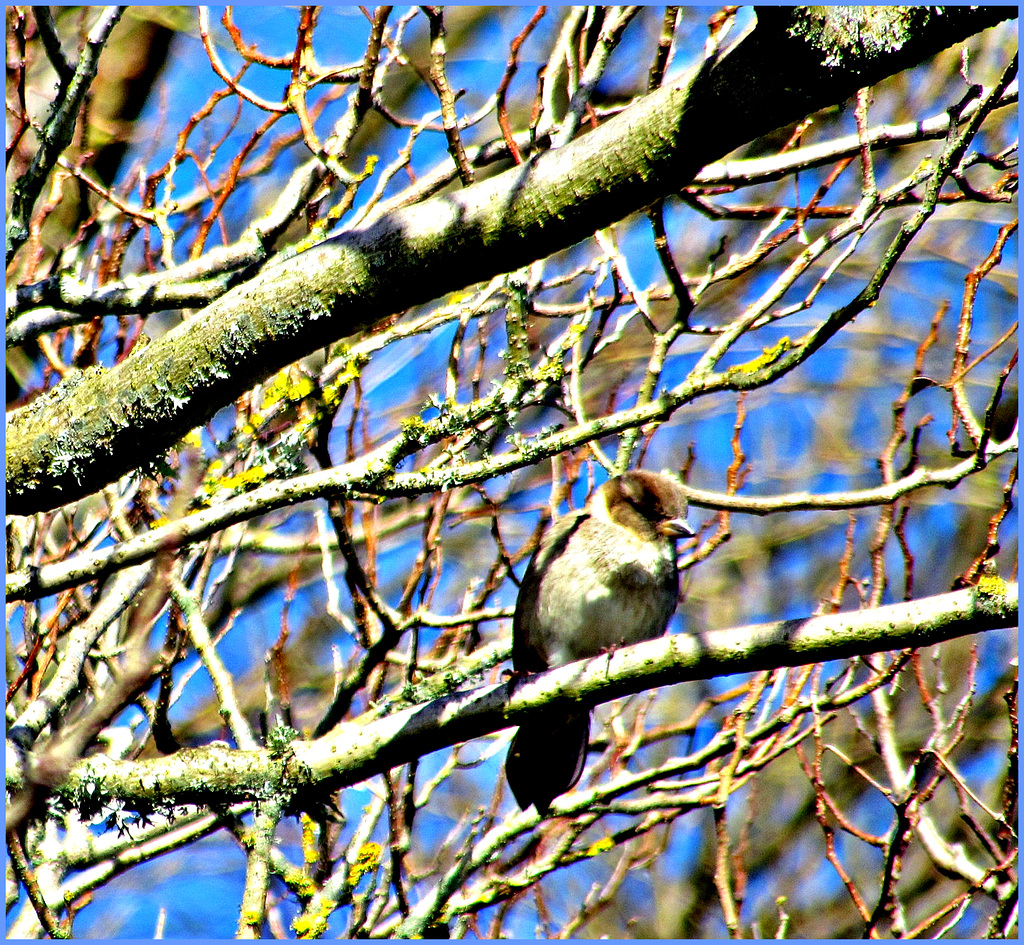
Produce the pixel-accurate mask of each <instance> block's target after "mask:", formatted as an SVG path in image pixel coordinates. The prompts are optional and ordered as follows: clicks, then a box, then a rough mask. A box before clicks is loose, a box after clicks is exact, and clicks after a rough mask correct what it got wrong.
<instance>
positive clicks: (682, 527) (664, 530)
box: [658, 518, 696, 538]
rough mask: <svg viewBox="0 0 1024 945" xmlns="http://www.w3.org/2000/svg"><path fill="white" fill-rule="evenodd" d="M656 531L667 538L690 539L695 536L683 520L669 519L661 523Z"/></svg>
mask: <svg viewBox="0 0 1024 945" xmlns="http://www.w3.org/2000/svg"><path fill="white" fill-rule="evenodd" d="M658 531H659V532H661V534H662V535H665V536H666V537H668V538H690V537H691V536H693V535H695V534H696V532H695V531H694V530H693V526H692V525H691V524H690V523H689V522H688V521H686V519H685V518H670V519H668V520H667V521H664V522H661V523H660V524H659V525H658Z"/></svg>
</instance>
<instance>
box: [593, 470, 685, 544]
mask: <svg viewBox="0 0 1024 945" xmlns="http://www.w3.org/2000/svg"><path fill="white" fill-rule="evenodd" d="M588 505H589V508H590V511H591V514H593V515H594V516H595V517H596V518H601V519H604V520H605V521H608V522H614V523H615V524H616V525H621V526H622V527H623V528H628V529H630V530H631V531H633V532H635V533H637V534H639V535H643V536H645V537H653V536H654V535H660V536H663V537H665V538H668V539H670V540H674V539H676V538H687V537H689V536H691V535H693V534H695V532H694V530H693V528H692V527H691V526H690V523H689V522H687V520H686V496H685V495H684V493H683V489H682V486H680V484H679V483H678V482H677V481H676V480H675V479H674V478H672V477H671V476H669V475H666V474H665V473H655V472H648V471H646V470H635V471H631V472H627V473H623V474H622V475H621V476H616V477H615V478H613V479H609V480H608V481H607V482H606V483H605V484H604V485H603V486H601V488H600V489H598V490H597V492H595V493H594V495H593V497H592V498H591V500H590V503H589V504H588Z"/></svg>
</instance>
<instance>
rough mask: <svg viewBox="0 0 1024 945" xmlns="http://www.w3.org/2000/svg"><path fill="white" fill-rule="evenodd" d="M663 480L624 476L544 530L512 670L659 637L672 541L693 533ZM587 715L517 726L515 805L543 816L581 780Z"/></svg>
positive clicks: (672, 485)
mask: <svg viewBox="0 0 1024 945" xmlns="http://www.w3.org/2000/svg"><path fill="white" fill-rule="evenodd" d="M685 516H686V499H685V498H684V496H683V491H682V488H681V487H680V485H679V483H678V482H677V481H676V480H675V479H673V478H672V477H670V476H668V475H665V474H662V473H652V472H643V471H638V472H627V473H625V474H623V475H621V476H616V477H615V478H613V479H609V480H608V482H606V483H604V485H602V486H601V487H600V488H599V489H598V490H597V491H596V492H595V493H594V494H593V496H591V498H590V500H589V501H588V502H587V504H586V507H585V508H584V509H583V510H582V511H579V512H574V513H572V514H571V515H566V516H563V517H562V518H560V519H558V521H557V522H555V523H554V525H553V526H552V527H551V528H550V529H549V531H548V533H547V535H545V537H544V540H543V541H542V542H541V544H540V547H539V548H538V549H537V551H536V553H535V554H534V556H533V558H532V559H531V561H530V564H529V566H528V567H527V569H526V574H525V576H524V577H523V583H522V586H521V587H520V589H519V599H518V600H517V601H516V610H515V615H514V616H513V618H512V665H513V667H514V669H515V671H516V673H517V674H519V673H540V672H543V671H544V670H546V669H553V668H555V667H557V666H564V665H565V664H566V663H571V662H573V661H574V660H580V659H586V658H588V657H592V656H598V655H599V654H601V653H603V652H608V651H609V650H612V649H614V648H615V647H617V646H623V645H627V644H631V643H639V642H641V641H642V640H651V639H653V638H655V637H658V636H661V635H662V634H663V633H664V632H665V629H666V627H667V626H668V621H669V618H670V617H671V616H672V614H673V612H674V611H675V609H676V603H677V600H678V596H679V584H678V581H679V578H678V572H677V569H676V549H675V541H676V539H677V538H680V537H683V536H688V535H692V534H693V533H694V532H693V529H692V528H691V527H690V525H689V523H688V522H687V521H686V517H685ZM589 742H590V710H589V709H580V710H578V711H569V712H566V711H565V709H558V710H551V711H550V712H546V713H544V714H543V715H541V716H540V717H539V718H538V719H536V720H535V721H530V722H527V723H525V724H523V725H521V726H520V727H519V731H518V732H517V733H516V735H515V738H513V739H512V745H511V746H510V748H509V752H508V757H507V758H506V759H505V776H506V777H507V778H508V783H509V787H510V788H511V789H512V794H513V795H514V796H515V799H516V801H517V802H518V804H519V806H520V807H521V808H522V809H523V810H526V809H527V808H528V807H529V806H530V805H531V804H533V805H534V806H535V807H536V808H537V811H538V813H540V814H544V813H546V812H547V810H548V808H549V807H550V806H551V802H552V801H553V800H554V799H555V798H556V797H558V795H559V794H564V793H565V792H566V791H568V790H570V789H571V788H572V787H573V786H574V785H575V784H576V782H577V781H579V779H580V775H581V774H582V773H583V766H584V764H585V762H586V758H587V747H588V744H589Z"/></svg>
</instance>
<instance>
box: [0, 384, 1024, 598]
mask: <svg viewBox="0 0 1024 945" xmlns="http://www.w3.org/2000/svg"><path fill="white" fill-rule="evenodd" d="M668 396H669V395H668V394H665V395H663V398H661V399H659V400H658V401H654V402H653V406H652V404H647V405H644V406H642V407H640V408H634V409H633V410H630V411H625V412H624V413H625V414H626V415H628V416H629V420H628V422H622V420H621V417H622V414H612V415H611V416H609V417H604V418H602V419H601V420H595V421H590V422H588V423H584V424H579V425H577V426H574V427H570V428H568V429H565V430H558V431H556V432H554V433H551V434H549V435H547V436H542V437H538V438H537V440H536V441H531V442H530V443H529V444H528V445H525V446H523V447H522V448H521V449H518V450H512V451H509V452H507V453H501V454H499V455H498V456H492V457H489V458H487V459H481V460H477V461H475V462H469V463H463V464H461V465H459V466H457V467H455V468H454V469H453V468H448V467H442V468H438V469H432V470H426V471H418V472H409V473H395V474H393V475H389V476H387V477H386V478H379V477H380V471H379V469H377V464H378V463H379V462H381V460H382V457H384V456H386V455H387V454H388V453H389V452H394V451H395V449H396V443H395V441H389V442H388V443H387V444H385V445H384V446H382V447H379V448H378V449H376V450H374V451H373V452H372V453H369V454H367V455H366V456H363V457H360V458H359V459H357V460H354V461H353V462H351V463H346V464H344V465H342V466H333V467H331V468H330V469H325V470H321V471H319V472H313V473H307V474H306V475H304V476H296V477H295V478H293V479H288V480H285V481H281V482H276V481H275V482H269V483H267V484H266V485H263V486H260V487H258V488H256V489H253V490H252V491H251V492H247V493H245V494H244V495H240V496H235V497H234V498H231V499H227V500H226V501H224V502H219V503H218V504H217V505H215V506H212V507H211V508H208V509H203V510H202V511H200V512H193V513H192V514H191V515H187V516H185V517H184V518H181V519H178V520H176V521H173V522H169V523H168V524H166V525H160V526H157V527H156V528H151V529H150V530H149V531H147V532H145V533H144V534H142V535H139V536H138V537H136V538H129V539H128V540H127V541H122V542H118V543H117V544H115V545H111V546H108V547H105V548H97V549H94V550H92V551H82V552H79V553H78V554H75V555H71V556H70V557H68V558H66V559H64V560H62V561H55V562H53V563H52V564H44V565H42V566H40V567H34V568H29V569H25V570H21V571H13V572H11V573H10V574H8V575H7V582H6V595H7V599H8V600H38V599H39V598H41V597H45V596H47V595H48V594H54V593H57V592H59V591H63V590H66V589H67V588H70V587H76V586H77V585H79V584H84V583H85V582H87V581H93V580H96V579H98V578H100V577H104V576H106V575H108V574H111V573H113V572H115V571H120V570H122V569H123V568H127V567H130V566H131V565H133V564H138V563H139V562H141V561H146V560H148V559H149V558H152V557H153V556H154V555H156V554H157V553H158V552H159V551H161V550H162V549H164V548H168V547H180V546H183V545H187V544H191V543H193V542H197V541H202V540H203V539H205V538H209V537H210V536H211V535H214V534H216V533H217V532H219V531H222V530H223V529H225V528H228V527H230V526H231V525H234V524H236V523H238V522H244V521H246V520H248V519H251V518H255V517H256V516H258V515H265V514H266V513H268V512H272V511H275V510H277V509H282V508H288V507H290V506H293V505H297V504H299V503H300V502H308V501H310V500H313V499H323V498H330V497H334V496H352V495H353V493H356V494H358V493H362V492H364V491H365V492H369V493H372V494H374V495H378V496H383V497H386V498H400V497H410V496H418V495H423V494H426V493H432V492H435V491H437V490H439V489H445V490H450V489H455V488H458V487H459V486H464V485H468V484H470V483H473V482H482V481H484V480H487V479H491V478H493V477H494V476H498V475H505V474H507V473H509V472H513V471H515V470H517V469H522V468H524V467H526V466H532V465H534V464H536V463H537V462H538V461H540V460H541V459H545V458H547V457H550V456H554V455H556V454H557V453H560V452H562V451H564V450H566V449H571V448H574V447H577V446H580V445H582V444H584V443H586V442H589V441H590V440H593V439H595V438H597V437H599V436H601V435H604V434H606V433H608V432H615V431H617V430H618V429H622V428H625V427H628V426H633V425H636V424H638V423H641V422H647V421H648V419H653V418H654V417H655V416H656V414H657V413H659V412H661V411H663V410H664V407H663V406H662V407H659V404H662V401H663V400H664V398H665V397H668ZM676 399H679V398H673V401H672V402H673V403H674V402H675V400H676ZM680 402H682V401H681V399H680ZM638 413H639V414H640V415H641V416H640V417H639V418H637V417H635V416H634V415H635V414H638ZM648 414H650V417H649V418H648V417H647V415H648ZM1016 450H1017V441H1016V438H1014V439H1012V440H1007V441H1006V442H1004V443H997V444H992V445H990V446H989V448H988V450H987V451H986V456H985V460H984V461H982V460H981V458H980V457H978V456H970V457H968V458H967V459H964V460H963V461H961V462H959V463H957V464H956V465H955V466H950V467H948V468H946V469H932V468H930V467H927V466H919V467H918V468H917V469H915V470H913V472H910V473H908V474H907V475H906V476H903V477H902V478H900V479H897V480H896V481H895V482H890V483H886V484H885V485H881V486H876V487H874V488H870V489H855V490H849V491H846V492H835V493H818V494H815V493H809V492H794V493H787V494H785V495H779V496H743V495H726V494H725V493H721V492H710V491H707V490H704V489H696V488H694V487H692V486H684V487H683V488H684V490H685V492H686V496H687V501H688V502H690V503H691V504H692V505H695V506H700V507H701V508H708V509H713V510H715V511H729V512H749V513H750V514H752V515H768V514H771V513H773V512H798V511H806V510H809V509H818V510H822V511H841V510H843V509H856V508H866V507H869V506H873V505H885V504H888V503H890V502H895V501H896V500H897V499H899V498H901V497H903V496H905V495H909V494H910V493H912V492H916V491H918V490H919V489H924V488H927V487H931V486H942V487H944V488H947V489H948V488H952V487H953V486H955V485H956V484H957V483H958V482H960V481H961V480H963V479H965V478H966V477H967V476H969V475H971V474H972V473H974V472H977V471H978V470H980V469H982V468H984V466H985V465H986V464H987V463H989V462H991V461H992V460H993V459H996V458H998V457H999V456H1003V455H1007V454H1011V453H1015V452H1016Z"/></svg>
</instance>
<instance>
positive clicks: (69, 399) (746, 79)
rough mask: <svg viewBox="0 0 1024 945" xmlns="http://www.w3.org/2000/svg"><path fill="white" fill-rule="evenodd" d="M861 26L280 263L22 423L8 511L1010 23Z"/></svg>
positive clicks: (922, 20) (756, 61) (968, 20)
mask: <svg viewBox="0 0 1024 945" xmlns="http://www.w3.org/2000/svg"><path fill="white" fill-rule="evenodd" d="M816 9H818V8H816ZM857 9H859V8H857ZM864 9H865V11H866V12H864V13H863V14H860V13H858V14H857V15H856V16H851V14H850V13H849V11H847V12H842V11H841V10H839V9H838V8H837V9H835V10H833V8H820V9H818V12H812V11H811V10H809V9H804V8H798V9H782V8H766V9H763V10H760V11H759V14H758V25H757V27H756V29H754V30H753V31H752V32H751V33H750V34H748V36H747V37H745V38H744V39H743V40H742V41H741V42H739V43H738V44H737V45H736V46H735V47H734V48H733V49H732V50H731V51H729V52H728V53H726V54H724V55H723V56H721V57H720V58H718V59H709V60H706V61H705V62H704V63H703V64H702V65H701V66H700V67H698V68H697V69H695V70H694V71H692V72H691V73H689V74H688V75H687V76H685V77H683V78H682V79H680V80H679V81H677V82H674V83H669V84H667V85H666V86H664V87H663V88H661V89H659V90H658V91H656V92H654V93H652V94H650V95H648V96H646V97H644V98H642V99H640V100H638V101H637V102H636V103H635V104H634V105H632V106H631V107H630V108H628V109H627V110H625V111H624V112H623V113H621V114H620V115H618V116H617V117H615V118H613V119H611V120H609V121H608V122H607V123H605V124H604V125H602V126H600V127H599V128H597V129H596V130H594V131H593V132H591V133H589V134H587V135H584V136H583V137H581V138H579V139H577V140H576V141H574V142H571V143H570V144H567V145H566V146H564V147H562V148H559V149H556V150H554V151H550V152H547V153H545V154H542V155H540V156H539V157H537V158H536V159H535V160H532V161H530V162H528V163H526V164H523V165H521V166H519V167H516V168H514V169H512V170H510V171H507V172H505V173H504V174H499V175H497V176H495V177H493V178H491V179H489V180H487V181H483V182H481V183H479V184H476V185H474V186H471V187H467V188H465V189H464V190H462V191H461V192H458V193H454V194H450V195H443V196H439V197H435V198H433V199H431V200H428V201H425V202H423V203H421V204H418V205H416V206H413V207H408V208H406V209H404V210H400V211H396V212H395V213H392V214H389V215H387V216H385V217H383V218H381V219H378V220H377V221H375V222H372V223H370V224H368V225H366V226H363V227H359V228H356V229H353V230H350V231H348V232H345V233H343V234H341V235H339V236H337V237H335V238H333V239H330V240H328V241H326V242H324V243H322V244H320V245H319V246H317V247H314V248H313V249H311V250H309V251H307V252H305V253H302V254H300V255H298V256H296V257H293V258H291V259H285V260H283V261H281V262H279V263H278V264H277V265H274V266H272V267H270V268H268V269H265V270H263V271H262V272H261V273H260V274H259V275H258V276H256V277H255V278H254V279H252V280H251V281H250V282H248V283H246V284H244V285H241V286H239V287H237V288H235V289H234V290H232V291H231V292H229V293H227V294H226V295H224V296H223V297H222V298H220V299H218V300H217V301H216V302H214V303H213V304H211V305H210V306H208V307H207V308H206V309H205V310H204V311H203V312H202V313H200V314H199V315H197V316H196V317H194V318H192V319H190V320H189V321H187V322H185V323H184V324H182V325H180V326H179V327H178V328H176V329H175V330H173V331H172V332H170V333H168V334H167V335H165V336H164V337H162V338H161V339H159V340H158V341H156V342H154V343H152V344H150V345H148V346H146V347H145V348H144V349H142V350H141V351H140V352H138V353H137V354H134V355H133V356H132V357H130V358H128V359H127V360H126V361H124V362H123V363H122V364H120V365H118V366H117V367H116V368H114V369H112V370H109V371H104V370H101V369H94V370H90V371H87V372H83V373H82V374H79V375H75V376H73V377H72V378H69V379H68V380H67V381H65V382H64V383H63V384H61V385H58V387H56V388H54V389H53V390H52V391H50V392H49V393H48V394H47V395H45V396H43V397H41V398H39V399H38V400H37V401H36V402H35V403H33V404H32V405H30V406H29V407H28V408H25V409H23V410H20V411H18V412H16V413H15V414H13V415H12V416H11V419H10V424H9V426H8V431H7V483H8V485H7V500H8V506H7V511H8V512H9V513H15V514H30V513H32V512H36V511H40V510H43V509H48V508H53V507H55V506H57V505H60V504H65V503H67V502H71V501H74V500H76V499H79V498H81V497H82V496H85V495H88V494H89V493H91V492H94V491H95V490H96V489H98V488H100V487H101V486H103V485H105V484H107V483H109V482H112V481H114V480H116V479H117V478H119V477H120V476H122V475H124V474H125V473H127V472H129V471H131V469H133V468H134V467H135V466H136V465H137V464H138V462H139V459H140V457H142V458H156V457H158V456H159V455H161V454H162V453H163V452H164V451H165V450H166V449H168V448H169V447H170V446H172V445H173V444H174V443H175V442H176V441H177V440H178V439H179V438H180V437H181V436H183V435H184V434H185V433H186V432H188V431H189V430H190V429H192V428H194V427H196V426H198V425H199V424H201V423H203V422H205V421H206V420H207V419H208V418H209V417H210V416H212V415H213V413H214V412H215V411H216V410H217V409H218V408H220V407H221V406H223V405H224V404H225V403H230V402H231V401H232V400H234V399H235V398H236V397H238V396H239V395H240V394H241V393H242V392H244V391H245V390H247V389H248V388H249V387H251V386H252V385H253V384H254V383H256V382H258V381H260V380H261V379H263V378H265V377H267V376H269V375H270V374H271V373H273V372H274V371H276V370H277V369H279V368H280V367H282V366H284V365H286V364H289V363H291V362H292V361H294V360H296V359H298V358H300V357H302V356H304V355H306V354H308V353H310V352H312V351H315V350H317V349H319V348H321V347H323V346H324V345H326V344H328V343H330V342H331V341H334V340H335V339H337V338H339V337H343V336H347V335H350V334H352V333H353V332H356V331H358V330H360V329H363V328H366V327H368V326H369V325H371V324H373V323H374V322H375V321H376V320H378V319H379V318H380V317H382V316H385V315H388V314H390V313H392V312H395V311H401V310H403V309H405V308H407V307H409V306H411V305H414V304H417V303H422V302H425V301H428V300H429V299H432V298H435V297H437V296H438V295H441V294H443V293H445V292H447V291H450V290H453V289H457V288H460V287H462V286H464V285H467V284H470V283H473V282H477V281H480V280H482V279H485V278H489V277H491V276H493V275H495V274H496V273H500V272H505V271H510V270H512V269H516V268H519V267H521V266H523V265H525V264H527V263H529V262H532V261H533V260H535V259H538V258H542V257H543V256H546V255H548V254H550V253H551V252H553V251H555V250H558V249H561V248H563V247H565V246H569V245H571V244H573V243H575V242H578V241H579V240H581V239H583V238H585V237H586V236H587V235H589V234H590V233H593V232H594V231H595V230H596V229H599V228H601V227H604V226H607V225H609V224H610V223H612V222H614V221H615V220H618V219H621V218H622V217H624V216H626V215H628V214H630V213H632V212H635V211H637V210H639V209H642V208H643V207H644V206H647V205H648V204H650V203H652V202H653V201H654V200H656V199H658V198H660V197H663V196H665V195H667V194H671V193H675V192H677V191H678V190H679V189H680V188H681V187H682V186H683V185H684V184H685V183H687V182H688V181H689V180H691V179H692V177H693V175H694V174H695V173H696V172H697V171H698V170H699V169H700V168H701V167H702V166H704V165H705V164H708V163H710V162H711V161H713V160H716V159H719V158H721V157H722V156H724V155H725V154H726V153H728V152H729V151H730V150H732V149H733V148H735V147H737V146H738V145H740V144H742V143H744V142H746V141H749V140H752V139H754V138H756V137H758V136H760V135H762V134H765V133H767V132H769V131H771V130H773V129H774V128H776V127H779V126H780V125H784V124H786V123H788V122H791V121H795V120H797V119H799V118H802V117H804V116H805V115H807V114H809V113H810V112H813V111H815V110H817V109H819V108H822V107H824V106H826V105H829V104H833V103H836V102H841V101H843V100H845V99H846V98H848V97H849V96H851V95H852V94H853V93H854V92H855V91H856V90H857V89H858V88H861V87H863V86H865V85H869V84H872V83H874V82H877V81H878V80H879V79H881V78H884V77H885V76H887V75H891V74H894V73H896V72H898V71H900V70H902V69H905V68H908V67H909V66H912V65H915V64H916V63H918V62H920V61H922V60H923V59H925V58H927V57H929V56H931V55H934V54H935V53H937V52H939V51H941V50H943V49H945V48H948V47H949V46H950V45H952V44H954V43H956V42H959V41H960V40H962V39H964V38H966V37H967V36H969V35H971V34H972V33H975V32H978V31H979V30H982V29H985V28H987V27H988V26H991V25H994V24H995V23H997V22H999V21H1001V20H1003V19H1007V18H1009V17H1011V16H1013V15H1014V8H1006V7H982V8H966V7H963V8H961V7H952V8H944V9H943V10H942V11H941V15H940V13H939V12H937V11H935V10H933V9H932V8H923V7H914V8H864ZM886 9H888V10H890V12H889V13H888V14H887V13H886V12H885V10H886ZM723 114H727V115H729V116H730V120H729V121H727V122H725V121H722V120H721V116H722V115H723Z"/></svg>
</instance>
